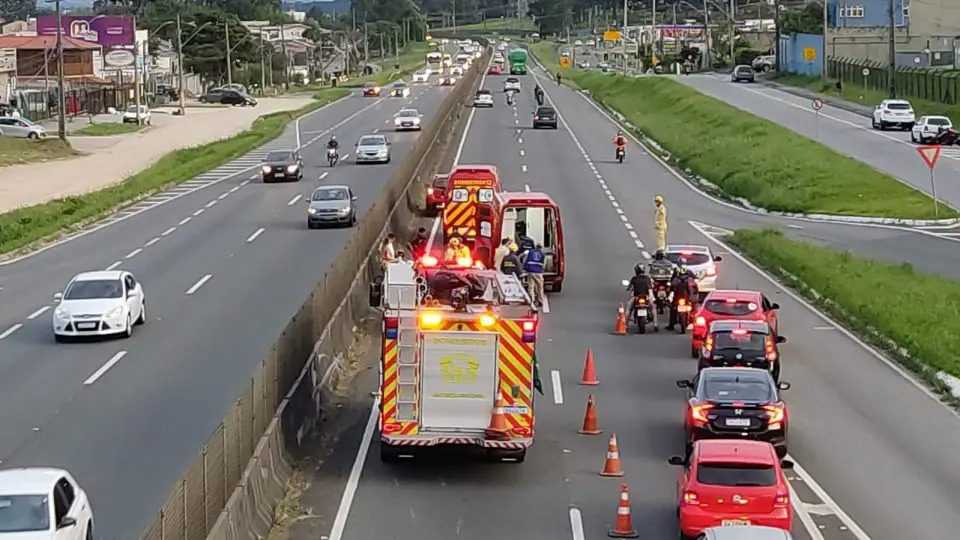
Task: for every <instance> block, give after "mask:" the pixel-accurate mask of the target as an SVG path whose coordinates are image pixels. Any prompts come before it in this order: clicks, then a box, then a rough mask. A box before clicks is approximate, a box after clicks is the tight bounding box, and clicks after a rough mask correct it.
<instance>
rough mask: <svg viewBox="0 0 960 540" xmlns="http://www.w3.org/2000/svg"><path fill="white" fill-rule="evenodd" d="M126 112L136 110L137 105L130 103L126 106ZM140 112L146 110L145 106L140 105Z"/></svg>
mask: <svg viewBox="0 0 960 540" xmlns="http://www.w3.org/2000/svg"><path fill="white" fill-rule="evenodd" d="M127 112H132V113H135V112H137V106H136V105H131V106H129V107H127ZM140 112H141V113H144V112H147V108H146V107H140Z"/></svg>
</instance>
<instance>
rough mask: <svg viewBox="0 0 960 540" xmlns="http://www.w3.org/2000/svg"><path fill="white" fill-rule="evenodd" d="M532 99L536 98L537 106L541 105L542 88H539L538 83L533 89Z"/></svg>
mask: <svg viewBox="0 0 960 540" xmlns="http://www.w3.org/2000/svg"><path fill="white" fill-rule="evenodd" d="M533 97H535V98H537V104H538V105H543V88H540V83H537V85H536V86H534V87H533Z"/></svg>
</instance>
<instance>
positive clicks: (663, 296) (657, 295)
mask: <svg viewBox="0 0 960 540" xmlns="http://www.w3.org/2000/svg"><path fill="white" fill-rule="evenodd" d="M653 301H654V302H655V303H656V308H657V314H658V315H663V313H664V312H665V311H666V310H667V305H668V304H669V303H670V279H669V276H667V279H657V278H653Z"/></svg>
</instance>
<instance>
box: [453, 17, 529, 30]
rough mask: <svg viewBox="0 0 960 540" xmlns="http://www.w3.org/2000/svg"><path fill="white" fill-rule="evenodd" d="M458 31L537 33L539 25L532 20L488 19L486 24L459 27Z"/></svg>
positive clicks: (479, 23)
mask: <svg viewBox="0 0 960 540" xmlns="http://www.w3.org/2000/svg"><path fill="white" fill-rule="evenodd" d="M457 30H481V31H483V30H530V31H533V32H536V31H537V25H536V24H534V22H533V20H531V19H517V18H516V17H513V18H503V19H487V20H486V21H484V22H478V23H472V24H466V25H463V26H458V27H457Z"/></svg>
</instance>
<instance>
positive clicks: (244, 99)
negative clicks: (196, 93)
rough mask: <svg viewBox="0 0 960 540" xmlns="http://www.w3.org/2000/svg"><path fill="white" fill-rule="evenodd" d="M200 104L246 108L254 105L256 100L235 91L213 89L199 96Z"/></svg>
mask: <svg viewBox="0 0 960 540" xmlns="http://www.w3.org/2000/svg"><path fill="white" fill-rule="evenodd" d="M200 103H221V104H223V105H242V106H244V107H246V106H247V105H250V106H254V105H256V104H257V100H255V99H253V97H251V96H249V95H247V94H244V93H243V92H239V91H237V90H230V89H228V88H214V89H213V90H210V91H209V92H207V93H206V94H204V95H202V96H200Z"/></svg>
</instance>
